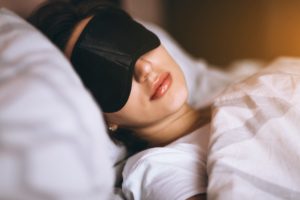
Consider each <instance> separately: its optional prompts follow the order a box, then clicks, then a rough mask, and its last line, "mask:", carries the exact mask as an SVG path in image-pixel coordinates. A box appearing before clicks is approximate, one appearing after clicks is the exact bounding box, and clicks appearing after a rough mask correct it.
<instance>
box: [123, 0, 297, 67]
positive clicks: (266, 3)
mask: <svg viewBox="0 0 300 200" xmlns="http://www.w3.org/2000/svg"><path fill="white" fill-rule="evenodd" d="M124 7H125V9H127V10H129V12H130V13H132V14H133V15H135V16H137V17H139V18H142V19H146V20H149V21H153V22H154V23H157V24H159V25H161V26H162V27H164V28H165V29H166V30H167V31H168V32H169V33H170V34H171V35H172V36H173V37H174V38H175V39H176V40H177V41H178V42H179V43H180V44H181V45H182V46H183V48H184V49H185V50H187V51H188V52H189V53H191V54H192V55H193V56H195V57H201V58H204V59H206V60H207V61H208V62H209V63H212V64H215V65H220V66H227V65H229V64H230V63H232V62H234V61H235V60H241V59H259V60H263V61H270V60H272V59H274V58H276V57H279V56H300V1H299V0H284V1H282V0H243V1H240V0H226V1H211V0H201V1H196V0H184V1H182V0H125V4H124Z"/></svg>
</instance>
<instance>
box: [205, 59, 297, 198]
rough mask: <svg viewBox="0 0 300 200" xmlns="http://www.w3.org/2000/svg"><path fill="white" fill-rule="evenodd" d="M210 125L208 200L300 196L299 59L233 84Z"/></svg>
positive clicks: (281, 62) (282, 61)
mask: <svg viewBox="0 0 300 200" xmlns="http://www.w3.org/2000/svg"><path fill="white" fill-rule="evenodd" d="M211 127H212V128H211V137H210V145H209V155H208V175H209V187H208V199H210V200H219V199H220V200H221V199H222V200H235V199H237V200H240V199H243V200H247V199H249V200H252V199H268V200H278V199H285V200H286V199H290V200H296V199H297V200H298V199H300V59H293V58H281V59H279V60H277V61H275V62H274V63H273V64H271V65H270V66H269V67H267V68H266V69H264V70H262V71H261V72H259V73H257V74H256V75H254V76H251V77H250V78H248V79H246V80H245V81H243V82H241V83H238V84H235V85H233V86H231V87H229V88H228V89H227V91H226V92H224V94H223V95H222V96H220V97H219V98H218V99H217V100H216V101H215V104H214V115H213V120H212V125H211Z"/></svg>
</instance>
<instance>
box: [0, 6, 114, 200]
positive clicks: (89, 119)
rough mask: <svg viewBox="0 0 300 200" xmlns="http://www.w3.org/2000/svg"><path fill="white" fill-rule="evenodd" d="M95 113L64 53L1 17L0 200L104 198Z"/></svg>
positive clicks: (109, 177)
mask: <svg viewBox="0 0 300 200" xmlns="http://www.w3.org/2000/svg"><path fill="white" fill-rule="evenodd" d="M110 143H111V141H110V140H109V138H108V136H107V133H106V130H105V126H104V122H103V119H102V115H101V111H100V109H99V108H98V106H97V105H96V103H95V102H94V100H93V99H92V97H91V95H90V94H89V93H88V92H87V90H86V89H85V88H84V87H83V84H82V82H81V81H80V79H79V78H78V76H77V75H76V73H75V72H74V70H73V68H72V67H71V65H70V64H69V62H68V61H67V59H66V58H65V57H64V56H63V54H62V53H61V52H60V51H59V50H58V49H57V48H55V47H54V45H53V44H51V42H50V41H48V40H47V39H46V38H45V37H44V36H43V35H42V34H41V33H39V32H38V31H37V30H35V29H34V28H33V27H32V26H31V25H29V24H28V23H27V22H26V21H24V20H23V19H21V18H20V17H18V16H17V15H15V14H14V13H12V12H10V11H8V10H5V9H1V10H0V199H26V200H27V199H30V200H35V199H64V200H66V199H70V200H76V199H85V200H92V199H109V198H110V195H111V192H112V191H113V183H114V180H115V176H114V172H113V167H112V165H113V161H112V160H111V158H110V147H111V146H110V145H109V144H110Z"/></svg>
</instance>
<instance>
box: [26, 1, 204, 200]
mask: <svg viewBox="0 0 300 200" xmlns="http://www.w3.org/2000/svg"><path fill="white" fill-rule="evenodd" d="M29 21H30V22H31V23H32V24H34V25H35V26H36V27H37V28H39V29H40V30H41V31H42V32H43V33H44V34H45V35H47V36H48V37H49V38H50V39H51V40H52V42H53V43H54V44H56V45H57V46H58V47H59V48H60V49H61V50H62V51H63V52H64V54H65V55H66V56H67V57H68V58H69V59H70V61H71V62H72V64H73V67H74V69H75V70H76V72H77V73H78V75H79V76H80V78H81V79H82V81H83V83H84V85H85V86H86V88H88V90H89V91H90V92H91V94H92V95H93V97H94V99H95V100H96V102H97V103H98V105H99V106H100V108H101V110H102V111H103V113H104V117H105V119H106V122H107V127H108V130H109V133H110V134H111V137H113V138H117V139H118V140H121V141H122V142H123V143H124V144H125V145H127V147H128V148H130V149H129V150H132V151H137V150H138V151H139V152H137V153H136V154H134V155H133V156H131V157H130V158H129V159H128V161H127V163H126V166H125V168H124V170H123V183H122V190H123V192H124V195H125V196H126V199H143V200H146V199H148V200H166V199H170V200H173V199H174V200H175V199H182V200H185V199H206V195H205V193H206V187H207V175H206V154H207V145H208V137H209V122H210V109H209V108H204V109H201V110H199V109H198V110H197V109H194V108H192V107H191V106H189V105H188V103H187V97H188V91H187V86H186V82H185V78H184V76H183V73H182V71H181V69H180V67H179V66H178V65H177V63H176V62H175V61H174V59H173V58H172V57H171V56H170V55H169V53H168V52H167V50H166V49H165V48H164V46H163V45H162V44H161V43H160V40H159V38H158V37H157V36H156V35H155V34H154V33H152V32H150V31H149V30H147V29H146V28H145V27H143V26H142V25H141V24H139V23H137V22H136V21H134V20H133V19H132V18H131V17H130V16H129V15H128V14H127V13H125V12H124V11H122V10H120V9H118V8H114V7H111V6H107V5H103V4H99V3H92V4H91V3H89V4H87V3H86V4H84V3H83V4H78V5H73V4H71V3H65V2H59V1H54V2H52V3H48V4H46V5H44V6H43V7H41V8H39V9H38V10H37V11H36V12H35V13H34V14H33V15H32V16H31V17H30V19H29Z"/></svg>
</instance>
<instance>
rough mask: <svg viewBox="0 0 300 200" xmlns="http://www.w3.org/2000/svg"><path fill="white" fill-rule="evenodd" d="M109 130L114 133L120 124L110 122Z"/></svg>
mask: <svg viewBox="0 0 300 200" xmlns="http://www.w3.org/2000/svg"><path fill="white" fill-rule="evenodd" d="M108 130H109V131H110V132H112V133H113V132H115V131H116V130H118V125H117V124H112V123H108Z"/></svg>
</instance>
